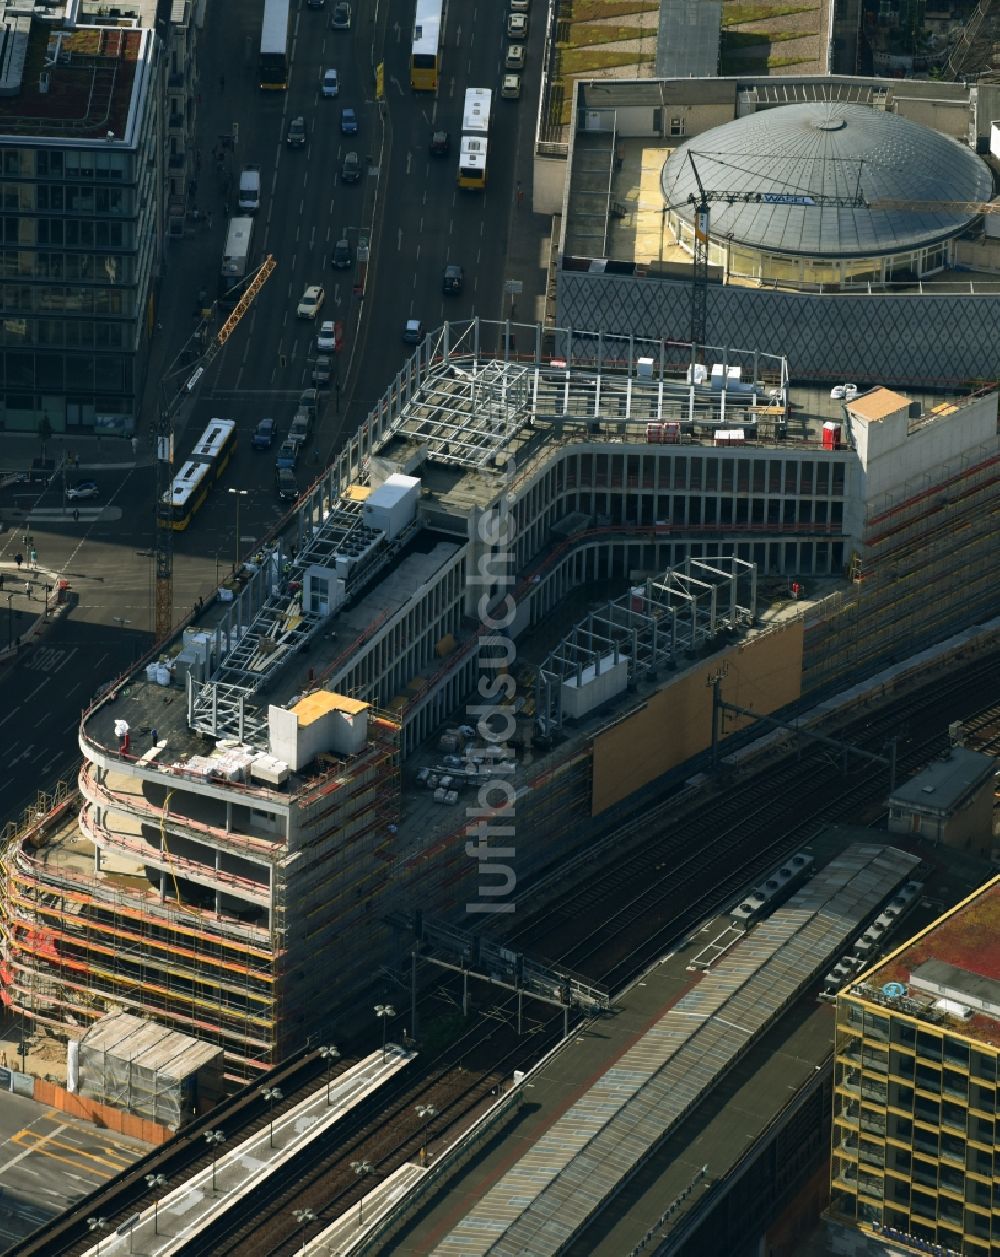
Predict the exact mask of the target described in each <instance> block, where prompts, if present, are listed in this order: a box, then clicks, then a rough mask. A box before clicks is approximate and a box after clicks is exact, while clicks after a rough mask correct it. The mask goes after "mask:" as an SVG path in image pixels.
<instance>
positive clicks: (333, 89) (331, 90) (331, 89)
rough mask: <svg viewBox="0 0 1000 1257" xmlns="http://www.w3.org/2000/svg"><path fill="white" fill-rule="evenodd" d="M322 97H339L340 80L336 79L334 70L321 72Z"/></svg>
mask: <svg viewBox="0 0 1000 1257" xmlns="http://www.w3.org/2000/svg"><path fill="white" fill-rule="evenodd" d="M323 95H324V96H326V97H330V96H339V95H340V79H339V78H338V77H337V71H336V70H333V69H330V70H324V71H323Z"/></svg>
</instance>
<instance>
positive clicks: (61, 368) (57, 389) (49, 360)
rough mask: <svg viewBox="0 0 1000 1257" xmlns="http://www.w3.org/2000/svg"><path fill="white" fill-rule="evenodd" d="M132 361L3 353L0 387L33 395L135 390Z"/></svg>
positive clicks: (114, 357) (102, 356)
mask: <svg viewBox="0 0 1000 1257" xmlns="http://www.w3.org/2000/svg"><path fill="white" fill-rule="evenodd" d="M132 367H133V360H132V358H131V356H130V355H123V354H94V355H92V354H86V353H81V354H45V355H44V356H42V355H36V354H30V353H14V352H12V351H10V350H7V352H6V353H3V354H0V387H6V388H8V389H22V390H27V391H29V392H33V393H61V392H63V391H65V392H74V391H76V392H80V391H86V392H103V393H128V394H131V391H132V376H133V371H132Z"/></svg>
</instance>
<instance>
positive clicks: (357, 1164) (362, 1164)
mask: <svg viewBox="0 0 1000 1257" xmlns="http://www.w3.org/2000/svg"><path fill="white" fill-rule="evenodd" d="M351 1169H352V1170H353V1171H354V1173H355V1174H356V1175H357V1176H358V1178H359V1179H361V1178H364V1177H365V1175H366V1174H371V1172H372V1170H373V1169H374V1166H373V1165H372V1163H371V1162H370V1161H352V1162H351ZM364 1208H365V1198H364V1196H362V1197H361V1199H360V1200H359V1201H358V1226H361V1224H362V1223H363V1222H364V1220H365V1214H364Z"/></svg>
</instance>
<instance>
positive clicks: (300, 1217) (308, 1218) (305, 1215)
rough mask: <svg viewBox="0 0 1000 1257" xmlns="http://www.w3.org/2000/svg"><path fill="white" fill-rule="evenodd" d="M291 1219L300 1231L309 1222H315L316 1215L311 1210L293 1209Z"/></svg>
mask: <svg viewBox="0 0 1000 1257" xmlns="http://www.w3.org/2000/svg"><path fill="white" fill-rule="evenodd" d="M292 1217H293V1218H294V1219H295V1221H296V1222H297V1223H298V1224H299V1228H300V1229H301V1228H302V1227H304V1226H308V1225H309V1223H310V1222H315V1221H316V1215H315V1214H314V1213H313V1211H312V1210H311V1209H293V1210H292Z"/></svg>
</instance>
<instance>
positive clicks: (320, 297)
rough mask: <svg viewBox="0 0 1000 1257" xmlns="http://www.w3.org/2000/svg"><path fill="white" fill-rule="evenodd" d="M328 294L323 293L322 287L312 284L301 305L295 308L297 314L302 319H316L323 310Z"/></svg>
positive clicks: (303, 295)
mask: <svg viewBox="0 0 1000 1257" xmlns="http://www.w3.org/2000/svg"><path fill="white" fill-rule="evenodd" d="M325 298H326V293H325V292H324V291H323V288H322V285H320V284H310V285H309V287H308V288H307V289H306V290H305V292H304V293H303V294H302V296H301V298H300V300H299V304H298V305H297V306H296V307H295V313H296V314H297V315H298V317H299V318H300V319H314V318H315V317H316V315H317V314H319V312H320V310H321V309H322V308H323V301H324V300H325Z"/></svg>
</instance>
